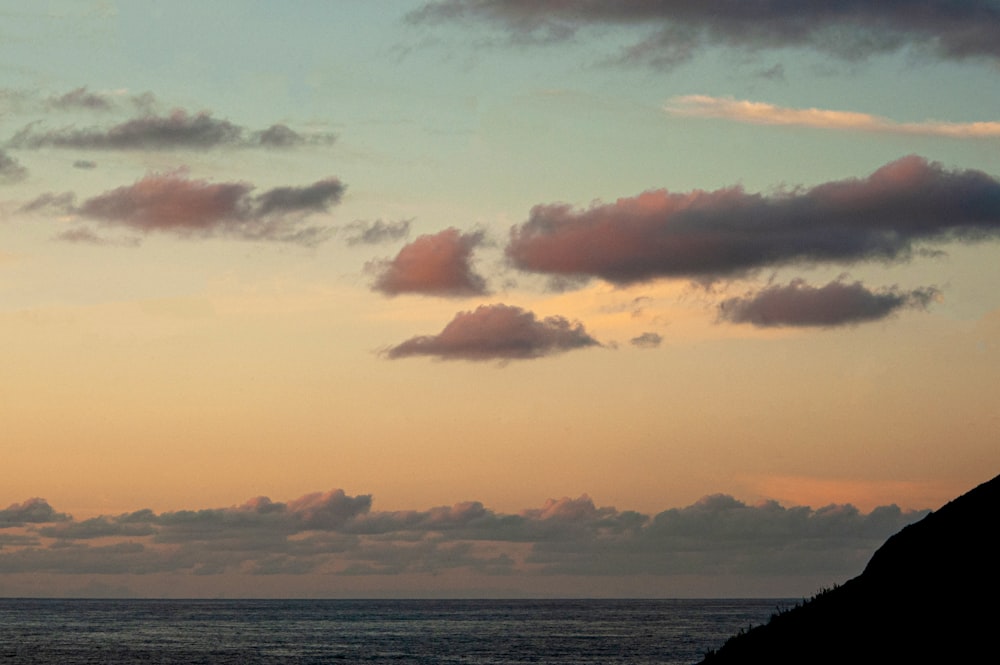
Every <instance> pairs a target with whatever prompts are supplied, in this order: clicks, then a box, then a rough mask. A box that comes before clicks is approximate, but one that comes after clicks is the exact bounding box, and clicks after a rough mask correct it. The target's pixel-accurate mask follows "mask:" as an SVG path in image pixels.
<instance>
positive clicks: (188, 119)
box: [8, 109, 334, 150]
mask: <svg viewBox="0 0 1000 665" xmlns="http://www.w3.org/2000/svg"><path fill="white" fill-rule="evenodd" d="M37 124H38V123H32V124H30V125H28V126H27V127H25V128H24V129H22V130H21V131H20V132H18V133H17V134H16V135H14V137H13V138H12V139H11V140H10V141H9V142H8V145H9V146H10V147H14V148H26V149H34V148H73V149H87V150H174V149H185V148H187V149H200V150H207V149H212V148H222V147H236V148H288V147H294V146H299V145H306V144H329V143H332V142H333V140H334V137H333V135H331V134H312V135H301V134H299V133H297V132H295V131H293V130H292V129H290V128H288V127H286V126H285V125H280V124H277V125H272V126H271V127H269V128H268V129H265V130H263V131H259V132H249V131H248V130H247V129H246V128H244V127H242V126H240V125H237V124H234V123H232V122H230V121H228V120H220V119H217V118H213V117H212V115H211V113H209V112H207V111H203V112H200V113H195V114H190V113H188V112H186V111H184V110H183V109H175V110H174V111H172V112H171V113H170V114H168V115H166V116H159V115H153V114H147V115H143V116H141V117H138V118H133V119H131V120H127V121H125V122H123V123H120V124H118V125H114V126H112V127H110V128H95V127H91V128H87V129H75V128H72V127H67V128H62V129H56V130H49V131H41V132H40V131H38V130H37Z"/></svg>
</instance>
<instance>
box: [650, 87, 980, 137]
mask: <svg viewBox="0 0 1000 665" xmlns="http://www.w3.org/2000/svg"><path fill="white" fill-rule="evenodd" d="M664 109H665V110H666V111H667V113H669V114H671V115H675V116H682V117H692V118H719V119H723V120H733V121H735V122H745V123H751V124H756V125H781V126H794V127H814V128H817V129H838V130H848V131H861V132H882V133H890V134H909V135H916V136H943V137H947V138H955V139H983V138H1000V122H996V121H986V122H941V121H936V120H926V121H924V122H895V121H893V120H890V119H888V118H882V117H879V116H876V115H870V114H868V113H856V112H853V111H833V110H829V109H817V108H809V109H795V108H788V107H783V106H776V105H774V104H768V103H765V102H754V101H750V100H744V99H733V98H731V97H710V96H708V95H683V96H679V97H673V98H672V99H670V101H669V102H668V103H667V105H666V106H665V107H664Z"/></svg>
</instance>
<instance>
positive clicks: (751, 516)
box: [0, 490, 926, 576]
mask: <svg viewBox="0 0 1000 665" xmlns="http://www.w3.org/2000/svg"><path fill="white" fill-rule="evenodd" d="M924 514H926V511H918V512H904V511H902V510H900V509H899V508H898V507H896V506H894V505H892V506H883V507H879V508H876V509H874V510H873V511H872V512H870V513H868V514H862V513H861V512H860V511H858V510H857V509H856V508H854V507H853V506H851V505H830V506H826V507H823V508H819V509H812V508H808V507H793V508H786V507H783V506H781V505H779V504H777V503H775V502H764V503H761V504H758V505H748V504H746V503H743V502H741V501H738V500H736V499H734V498H733V497H731V496H727V495H723V494H717V495H712V496H707V497H705V498H703V499H701V500H700V501H698V502H696V503H694V504H692V505H690V506H687V507H684V508H673V509H669V510H665V511H663V512H660V513H658V514H655V515H646V514H642V513H639V512H635V511H628V510H625V511H622V510H618V509H616V508H613V507H608V506H605V507H599V506H597V505H596V504H595V503H594V502H593V501H592V500H591V499H590V497H588V496H586V495H583V496H580V497H578V498H575V499H574V498H568V497H564V498H562V499H550V500H549V501H547V502H546V503H545V504H544V505H542V506H541V507H539V508H532V509H525V510H523V511H520V512H519V513H514V514H504V513H498V512H496V511H493V510H490V509H489V508H487V507H485V506H484V505H483V504H482V503H480V502H478V501H468V502H463V503H458V504H455V505H452V506H440V507H435V508H431V509H427V510H406V511H375V510H373V509H372V498H371V496H370V495H358V496H350V495H347V494H346V493H345V492H344V491H343V490H332V491H329V492H325V493H314V494H307V495H305V496H302V497H299V498H298V499H294V500H291V501H287V502H276V501H271V500H270V499H268V498H267V497H258V498H255V499H251V500H249V501H247V502H246V503H244V504H242V505H239V506H233V507H230V508H210V509H200V510H181V511H176V512H164V513H155V512H153V511H151V510H139V511H135V512H132V513H125V514H121V515H115V516H101V517H96V518H93V519H88V520H81V521H77V520H75V519H73V518H72V517H70V516H68V515H64V514H62V513H58V512H56V511H55V510H53V509H52V508H51V507H50V506H49V505H48V503H47V502H45V501H44V500H42V499H31V500H29V501H25V502H24V503H19V504H13V505H11V506H9V507H8V508H6V509H4V510H0V544H3V548H2V549H0V573H4V574H18V573H39V572H44V573H55V574H65V575H74V574H131V575H149V574H155V573H171V574H177V573H187V574H191V575H220V574H223V573H241V574H250V575H268V574H286V575H304V574H310V573H322V574H325V575H343V576H356V575H374V574H377V575H396V574H404V573H429V572H430V573H435V572H445V571H449V570H464V571H468V572H473V573H478V574H487V575H513V574H519V575H567V574H572V575H616V576H628V575H657V576H663V575H691V574H696V575H712V574H727V575H731V574H746V575H770V574H799V573H801V574H817V573H823V574H827V573H830V574H840V573H842V572H845V571H846V572H847V573H852V572H856V570H860V568H861V567H863V565H864V563H865V561H866V559H867V557H868V556H869V555H870V554H871V552H872V551H873V550H874V548H875V547H877V546H878V545H879V544H880V543H881V542H882V541H883V540H884V539H885V538H887V537H888V536H889V535H891V534H892V533H895V532H896V531H898V530H899V529H901V528H902V527H903V526H905V525H906V524H909V523H911V522H914V521H916V520H917V519H919V518H921V517H922V516H923V515H924Z"/></svg>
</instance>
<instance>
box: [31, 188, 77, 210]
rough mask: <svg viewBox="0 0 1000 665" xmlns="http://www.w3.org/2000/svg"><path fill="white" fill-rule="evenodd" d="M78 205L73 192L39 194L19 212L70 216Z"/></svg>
mask: <svg viewBox="0 0 1000 665" xmlns="http://www.w3.org/2000/svg"><path fill="white" fill-rule="evenodd" d="M75 204H76V195H75V194H73V192H62V193H60V194H56V193H54V192H46V193H44V194H39V195H38V196H36V197H35V198H33V199H32V200H30V201H28V202H27V203H25V204H24V205H22V206H21V207H20V208H18V212H49V213H52V214H59V215H69V214H72V212H73V210H74V206H75Z"/></svg>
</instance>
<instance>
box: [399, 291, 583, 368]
mask: <svg viewBox="0 0 1000 665" xmlns="http://www.w3.org/2000/svg"><path fill="white" fill-rule="evenodd" d="M589 346H600V342H598V341H597V340H596V339H594V338H593V337H591V336H590V335H589V334H588V333H587V331H586V330H585V329H584V327H583V324H581V323H578V322H572V323H571V322H570V321H569V320H567V319H565V318H563V317H561V316H549V317H546V318H544V319H538V318H536V317H535V314H534V312H530V311H527V310H523V309H521V308H520V307H514V306H511V305H503V304H496V305H482V306H480V307H478V308H477V309H476V310H474V311H471V312H459V313H458V314H456V315H455V318H454V319H452V320H451V322H450V323H448V325H446V326H445V327H444V330H442V331H441V332H440V333H438V334H437V335H423V336H420V337H413V338H411V339H408V340H406V341H405V342H403V343H401V344H399V345H397V346H393V347H391V348H390V349H388V351H387V352H386V356H387V357H389V358H407V357H410V356H432V357H435V358H439V359H441V360H472V361H491V360H499V361H508V360H526V359H531V358H541V357H543V356H550V355H554V354H557V353H563V352H565V351H571V350H573V349H581V348H586V347H589Z"/></svg>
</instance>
